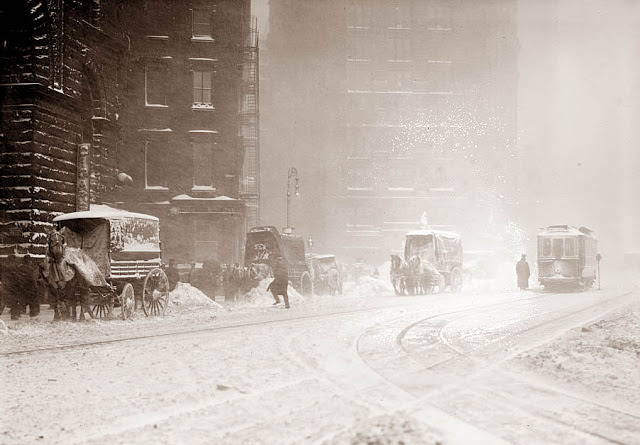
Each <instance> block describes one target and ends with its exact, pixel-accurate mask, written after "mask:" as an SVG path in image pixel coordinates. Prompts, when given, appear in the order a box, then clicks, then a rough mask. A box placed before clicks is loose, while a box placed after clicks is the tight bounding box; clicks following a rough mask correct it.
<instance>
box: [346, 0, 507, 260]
mask: <svg viewBox="0 0 640 445" xmlns="http://www.w3.org/2000/svg"><path fill="white" fill-rule="evenodd" d="M515 8H516V4H515V2H514V1H510V0H506V1H505V0H492V1H483V2H473V1H458V2H450V1H440V0H430V1H422V0H415V1H411V0H401V1H400V0H399V1H390V2H378V3H375V6H372V4H371V2H368V1H365V0H350V1H348V2H347V4H346V8H345V11H346V17H345V27H346V35H345V42H346V54H345V63H346V79H345V87H344V89H343V92H344V95H345V103H344V107H345V108H344V111H345V115H344V119H343V122H344V125H343V126H342V129H341V130H342V134H341V137H342V139H343V143H342V144H339V145H340V147H341V152H340V157H341V159H342V160H343V162H342V163H341V165H342V166H343V168H342V175H341V177H342V181H341V184H342V187H341V190H340V191H339V192H338V193H339V196H340V198H341V200H340V202H341V203H342V205H343V209H344V210H343V211H344V215H345V225H346V227H343V229H342V230H343V231H344V233H345V242H344V244H343V253H344V254H345V255H346V256H348V257H351V258H353V259H358V258H364V259H368V258H375V259H377V260H383V259H385V257H387V255H388V253H389V252H395V253H397V252H398V251H399V250H400V249H401V248H402V242H403V238H404V234H405V233H406V232H407V231H408V230H411V229H415V228H419V227H420V226H429V227H432V228H435V229H443V230H455V231H459V232H461V233H463V234H464V235H466V236H465V238H466V239H467V240H469V241H470V240H471V239H474V240H476V241H478V245H477V246H472V247H475V248H480V247H485V248H486V247H487V246H488V245H490V244H493V243H495V240H490V239H488V238H489V237H490V236H492V231H493V232H496V233H497V232H498V231H500V230H502V228H503V227H502V226H501V224H503V223H505V221H502V220H503V219H504V218H505V216H506V214H505V211H506V206H507V205H508V204H507V203H508V202H509V196H508V195H509V192H510V189H511V187H512V186H513V185H514V184H515V182H514V181H513V179H514V178H513V177H511V174H512V172H511V171H510V170H509V162H511V161H512V159H513V154H514V150H515V141H516V112H517V110H516V104H517V100H516V94H517V65H516V63H517V46H516V43H517V38H516V27H515ZM482 239H484V240H485V245H484V246H483V245H482V244H483V242H482V241H481V240H482ZM471 244H472V243H468V245H471Z"/></svg>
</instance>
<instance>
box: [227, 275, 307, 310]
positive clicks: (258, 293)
mask: <svg viewBox="0 0 640 445" xmlns="http://www.w3.org/2000/svg"><path fill="white" fill-rule="evenodd" d="M272 281H273V278H265V279H264V280H261V281H260V283H258V285H257V286H256V287H254V288H252V289H251V290H250V291H249V292H247V293H246V294H244V295H243V296H241V297H239V298H238V303H239V306H269V305H272V304H273V302H274V300H273V295H272V294H271V291H268V290H267V287H269V284H270V283H271V282H272ZM287 294H288V295H289V303H290V304H294V303H300V302H304V301H305V297H303V296H302V295H300V293H298V291H297V290H295V289H294V288H293V287H291V284H289V287H288V288H287ZM280 301H281V302H283V304H284V300H283V298H282V296H280Z"/></svg>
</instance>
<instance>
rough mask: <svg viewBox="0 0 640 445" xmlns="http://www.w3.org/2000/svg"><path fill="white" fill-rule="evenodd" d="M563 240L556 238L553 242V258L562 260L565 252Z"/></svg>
mask: <svg viewBox="0 0 640 445" xmlns="http://www.w3.org/2000/svg"><path fill="white" fill-rule="evenodd" d="M563 241H564V240H563V239H562V238H556V239H554V240H553V257H554V258H562V254H563V252H564V243H563Z"/></svg>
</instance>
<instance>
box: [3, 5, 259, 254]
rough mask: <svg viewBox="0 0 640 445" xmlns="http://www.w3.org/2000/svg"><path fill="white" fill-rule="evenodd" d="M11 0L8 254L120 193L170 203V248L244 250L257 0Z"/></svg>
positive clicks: (164, 221) (148, 206)
mask: <svg viewBox="0 0 640 445" xmlns="http://www.w3.org/2000/svg"><path fill="white" fill-rule="evenodd" d="M5 3H7V5H5V4H4V3H3V4H2V5H1V6H0V20H2V26H1V27H0V28H1V29H0V37H1V39H2V43H3V46H2V81H1V84H2V85H1V86H0V94H1V95H2V96H1V98H2V127H1V141H2V154H1V155H2V172H1V173H0V174H1V175H2V185H1V186H0V199H1V200H2V214H1V216H2V221H1V224H2V225H1V227H0V235H1V237H2V239H1V240H0V249H1V251H0V255H4V256H6V255H8V254H12V253H16V254H26V253H31V254H42V253H43V252H44V250H43V249H44V245H45V242H46V235H45V233H46V231H47V230H48V229H49V228H50V227H51V220H52V219H53V217H55V216H57V215H59V214H61V213H66V212H71V211H76V210H83V209H86V208H87V207H88V205H89V203H107V204H111V205H115V206H118V207H122V208H124V209H127V210H134V211H139V212H145V213H150V214H153V215H155V216H158V217H159V218H160V225H161V241H162V243H163V252H164V254H165V256H170V257H174V258H175V259H176V260H177V261H179V262H191V261H203V260H212V259H215V260H219V261H223V262H232V261H239V260H240V258H242V245H243V238H244V233H245V232H246V224H247V222H246V218H245V216H246V209H245V207H246V206H245V201H244V200H243V199H247V200H250V207H251V208H252V212H253V213H254V214H256V213H257V206H258V193H257V192H256V190H257V184H258V181H259V177H258V175H257V174H256V171H257V169H256V168H255V166H254V165H252V162H253V163H257V162H258V157H257V149H258V144H257V141H255V140H251V141H250V142H251V143H252V147H255V150H254V151H252V152H251V154H252V155H253V157H252V158H251V159H249V161H247V162H245V158H246V157H245V152H246V151H248V149H247V146H248V145H249V139H250V136H251V135H250V134H249V133H250V131H248V130H247V127H250V125H246V124H245V123H246V121H247V119H248V118H247V116H249V117H250V112H253V113H255V114H257V104H256V105H255V106H254V107H253V109H251V110H247V109H246V104H247V103H249V102H250V101H249V100H247V99H246V96H247V95H251V94H253V95H255V96H257V84H256V83H254V84H253V85H251V88H250V87H249V86H247V85H248V80H247V79H248V78H249V77H250V76H249V74H251V70H250V69H248V68H246V66H247V56H246V54H247V53H250V54H255V57H256V58H257V37H256V36H255V35H252V33H251V19H250V2H249V0H241V1H235V0H220V1H215V2H214V1H210V0H202V1H200V0H193V1H189V2H184V1H173V0H137V1H123V0H103V1H96V0H86V1H83V0H49V1H38V2H35V1H33V2H32V1H29V0H23V1H16V2H5ZM252 37H253V39H252ZM252 44H253V47H251V45H252ZM256 61H257V60H256ZM252 88H253V89H252ZM256 121H257V119H254V120H253V121H251V119H249V124H251V123H253V122H256ZM256 125H257V124H256ZM120 173H126V176H128V177H130V178H132V180H133V181H132V184H129V185H125V184H121V183H119V182H118V178H122V177H123V175H119V174H120ZM251 175H253V177H252V178H247V177H246V176H251ZM126 176H125V177H126ZM243 184H249V186H248V187H247V186H244V187H243V188H241V185H243Z"/></svg>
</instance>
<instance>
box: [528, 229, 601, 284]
mask: <svg viewBox="0 0 640 445" xmlns="http://www.w3.org/2000/svg"><path fill="white" fill-rule="evenodd" d="M597 257H598V240H597V238H596V235H595V233H594V232H593V231H592V230H591V229H588V228H587V227H574V226H568V225H554V226H548V227H545V228H541V229H539V230H538V281H539V282H540V284H541V285H542V286H544V287H545V288H562V287H564V288H581V289H587V288H590V287H592V286H593V283H594V282H595V280H596V271H597Z"/></svg>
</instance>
